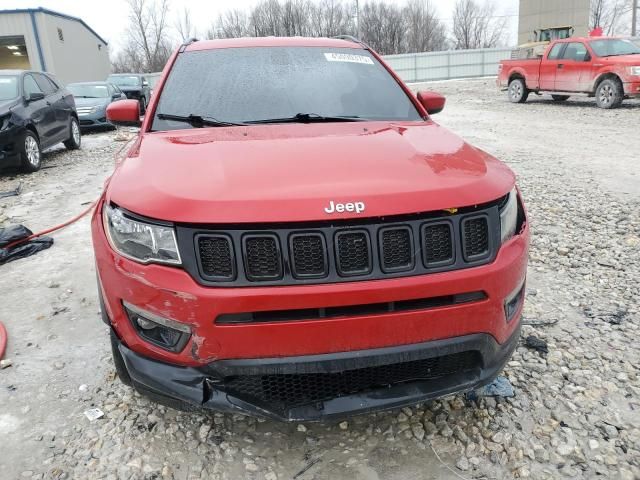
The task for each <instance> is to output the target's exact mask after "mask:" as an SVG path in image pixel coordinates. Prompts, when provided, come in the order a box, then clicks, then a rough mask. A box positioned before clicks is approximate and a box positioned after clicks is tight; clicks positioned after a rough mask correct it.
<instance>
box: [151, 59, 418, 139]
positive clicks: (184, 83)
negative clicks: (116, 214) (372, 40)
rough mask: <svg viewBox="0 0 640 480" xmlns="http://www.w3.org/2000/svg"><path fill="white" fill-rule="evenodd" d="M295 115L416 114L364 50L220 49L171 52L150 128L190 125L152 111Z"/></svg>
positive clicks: (249, 118) (253, 117) (231, 116)
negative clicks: (174, 55)
mask: <svg viewBox="0 0 640 480" xmlns="http://www.w3.org/2000/svg"><path fill="white" fill-rule="evenodd" d="M299 113H302V114H314V115H320V116H324V117H358V118H361V119H371V120H421V117H420V115H419V113H418V111H417V110H416V108H415V106H414V105H413V103H412V102H411V100H410V99H409V97H408V96H407V95H406V94H405V92H404V91H403V89H402V88H401V87H400V86H399V85H398V83H397V82H396V81H395V80H394V78H393V77H392V76H391V75H390V74H389V72H388V71H387V70H386V69H385V68H384V67H383V66H382V65H381V64H380V63H379V62H378V61H377V60H375V58H373V56H372V55H371V54H370V53H369V52H367V51H365V50H359V49H358V50H355V49H350V48H324V47H256V48H224V49H212V50H201V51H194V52H186V53H183V54H181V55H179V56H178V58H177V59H176V62H175V64H174V66H173V68H172V70H171V72H170V74H169V77H168V79H167V81H166V83H165V85H164V88H163V90H162V95H161V96H160V100H159V103H158V108H157V109H156V117H155V118H154V122H153V130H172V129H178V128H191V126H190V125H189V124H188V123H185V122H175V121H172V120H167V119H160V118H158V115H157V114H166V115H180V116H189V115H198V116H201V117H209V118H215V119H216V120H218V121H220V122H234V123H244V122H255V121H260V120H269V119H285V118H290V117H294V116H296V114H299Z"/></svg>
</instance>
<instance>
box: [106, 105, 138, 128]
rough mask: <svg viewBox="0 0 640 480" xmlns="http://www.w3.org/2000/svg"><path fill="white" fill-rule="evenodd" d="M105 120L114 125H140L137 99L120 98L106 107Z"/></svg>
mask: <svg viewBox="0 0 640 480" xmlns="http://www.w3.org/2000/svg"><path fill="white" fill-rule="evenodd" d="M107 120H109V121H110V122H111V123H113V124H114V125H122V126H129V127H139V126H140V103H139V102H138V101H137V100H121V101H119V102H113V103H110V104H109V106H108V107H107Z"/></svg>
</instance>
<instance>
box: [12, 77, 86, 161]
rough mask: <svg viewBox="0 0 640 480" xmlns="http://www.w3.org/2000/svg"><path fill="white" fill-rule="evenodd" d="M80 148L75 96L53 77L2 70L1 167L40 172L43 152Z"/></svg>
mask: <svg viewBox="0 0 640 480" xmlns="http://www.w3.org/2000/svg"><path fill="white" fill-rule="evenodd" d="M60 142H63V143H64V145H65V147H67V148H68V149H70V150H74V149H77V148H80V127H79V124H78V116H77V113H76V105H75V102H74V100H73V96H72V95H71V93H69V92H68V91H67V90H66V89H65V88H64V87H62V86H61V85H60V84H59V83H58V81H57V80H56V79H54V78H53V77H52V76H51V75H48V74H46V73H42V72H30V71H24V70H0V167H5V166H20V167H22V169H23V170H25V171H28V172H35V171H36V170H39V169H40V164H41V157H42V150H44V149H45V148H48V147H51V146H53V145H55V144H56V143H60Z"/></svg>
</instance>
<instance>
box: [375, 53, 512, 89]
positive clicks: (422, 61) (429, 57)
mask: <svg viewBox="0 0 640 480" xmlns="http://www.w3.org/2000/svg"><path fill="white" fill-rule="evenodd" d="M511 50H512V49H511V48H484V49H479V50H450V51H446V52H427V53H409V54H403V55H386V56H385V57H384V60H385V62H387V63H388V64H389V66H390V67H391V68H392V69H393V70H394V71H395V72H396V73H397V74H398V75H399V76H400V78H402V80H404V81H405V82H424V81H428V80H448V79H452V78H471V77H485V76H491V75H496V74H497V73H498V64H499V63H500V60H505V59H508V58H510V57H511Z"/></svg>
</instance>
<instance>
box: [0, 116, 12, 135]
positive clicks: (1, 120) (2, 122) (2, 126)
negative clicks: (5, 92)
mask: <svg viewBox="0 0 640 480" xmlns="http://www.w3.org/2000/svg"><path fill="white" fill-rule="evenodd" d="M10 118H11V115H10V114H9V115H5V116H4V117H0V132H1V131H3V130H6V129H7V128H9V123H10V120H9V119H10Z"/></svg>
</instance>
